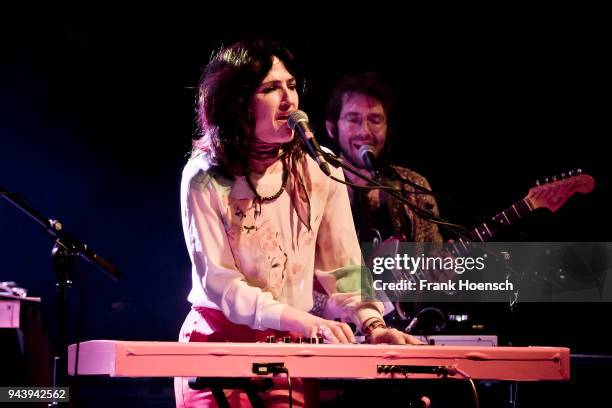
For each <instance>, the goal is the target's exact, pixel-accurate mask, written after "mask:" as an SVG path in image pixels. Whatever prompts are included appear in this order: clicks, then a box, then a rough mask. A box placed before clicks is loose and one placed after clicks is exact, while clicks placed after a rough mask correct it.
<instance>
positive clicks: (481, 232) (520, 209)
mask: <svg viewBox="0 0 612 408" xmlns="http://www.w3.org/2000/svg"><path fill="white" fill-rule="evenodd" d="M532 211H533V207H532V206H531V205H530V203H529V200H528V199H527V197H525V198H523V199H522V200H521V201H519V202H516V203H514V204H512V205H511V206H510V207H508V208H506V209H505V210H503V211H501V212H500V213H498V214H496V215H494V216H493V218H492V220H491V221H489V222H483V223H482V224H480V225H479V226H477V227H476V228H474V229H473V230H472V231H471V235H470V238H471V239H472V241H480V242H485V241H489V240H491V239H492V238H493V237H494V236H495V234H497V232H498V231H499V230H500V229H501V228H503V227H507V226H509V225H512V224H514V223H516V222H517V221H518V220H520V219H521V218H523V217H524V216H525V215H527V214H529V213H530V212H532Z"/></svg>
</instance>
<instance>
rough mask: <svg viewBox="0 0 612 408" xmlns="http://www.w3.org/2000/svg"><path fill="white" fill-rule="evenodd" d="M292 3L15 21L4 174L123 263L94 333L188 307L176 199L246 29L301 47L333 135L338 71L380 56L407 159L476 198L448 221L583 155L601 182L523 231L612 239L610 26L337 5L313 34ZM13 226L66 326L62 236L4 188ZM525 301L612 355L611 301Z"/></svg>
mask: <svg viewBox="0 0 612 408" xmlns="http://www.w3.org/2000/svg"><path fill="white" fill-rule="evenodd" d="M277 13H278V12H277V11H275V10H271V11H270V13H269V15H268V16H266V17H262V18H261V19H259V18H253V19H252V20H253V21H251V23H252V24H251V25H245V24H244V23H242V22H240V21H237V20H228V21H227V22H219V21H217V27H215V28H212V27H211V23H212V22H213V20H215V14H214V13H212V11H208V12H206V11H202V10H187V9H186V10H181V11H178V10H174V12H172V13H170V12H169V13H167V14H166V12H165V10H158V11H157V12H156V13H155V15H154V16H153V17H151V16H145V15H144V13H142V14H141V13H123V12H121V13H120V12H100V11H91V12H87V13H82V14H79V15H78V17H75V16H73V15H70V16H68V15H67V14H62V13H57V15H53V17H51V16H50V15H47V14H44V13H14V14H13V13H3V17H0V19H1V20H2V24H1V28H0V30H1V31H0V33H1V41H2V50H1V55H0V60H1V61H2V62H1V63H0V107H1V108H0V157H1V160H0V184H2V185H3V186H4V187H6V188H8V189H9V190H11V191H15V192H20V193H23V194H25V195H26V196H27V197H28V199H29V200H30V202H31V203H32V204H33V205H34V206H35V208H37V209H38V210H39V211H40V212H42V213H43V214H45V215H48V216H49V217H51V218H58V219H60V220H61V221H62V222H63V223H64V225H65V226H66V228H67V229H68V230H69V231H70V232H72V233H73V234H75V235H76V236H78V237H79V238H81V239H82V240H83V241H85V242H86V243H88V244H89V245H90V246H91V247H93V248H94V249H96V250H97V251H98V252H99V253H100V254H101V255H102V256H104V257H105V258H106V259H108V260H110V261H111V262H113V263H114V264H115V265H116V266H117V267H119V268H120V269H121V270H122V271H123V272H124V274H125V276H124V278H123V279H122V280H121V281H120V282H118V283H113V282H111V281H110V280H109V279H107V278H106V276H104V275H103V274H101V273H100V272H99V271H97V270H95V269H93V268H92V267H91V266H89V265H87V264H83V265H82V271H83V273H84V274H85V275H86V279H85V282H84V292H85V303H84V305H85V306H84V307H85V314H86V325H85V327H84V337H85V338H87V339H94V338H114V339H130V340H174V339H176V336H177V334H178V330H179V328H180V325H181V323H182V321H183V318H184V316H185V313H186V312H187V310H188V307H189V305H188V304H187V302H186V296H187V293H188V291H189V288H190V264H189V259H188V256H187V252H186V250H185V248H184V246H185V245H184V242H183V236H182V231H181V225H180V214H179V200H178V196H179V179H180V172H181V170H182V166H183V165H184V163H185V161H186V155H187V154H188V152H189V150H190V143H191V137H192V135H193V132H194V100H195V90H194V88H195V87H196V85H197V80H198V78H199V74H200V70H201V68H202V67H203V66H204V65H205V64H206V62H207V61H208V59H209V57H210V55H211V52H212V51H213V50H214V49H216V48H217V47H218V46H220V45H221V44H228V43H230V42H231V41H233V40H235V39H238V38H240V37H242V36H244V35H254V34H259V35H263V36H266V37H272V38H276V39H279V40H280V41H282V42H284V43H285V44H287V45H288V46H289V47H290V48H291V49H292V50H293V51H294V53H295V54H296V56H297V58H298V61H299V62H301V65H302V67H303V68H304V71H305V73H306V76H307V79H308V92H307V94H306V95H305V96H304V97H303V98H302V100H301V108H302V109H303V110H305V111H306V112H308V114H309V116H310V117H311V122H312V123H313V125H314V128H315V131H316V133H317V134H318V135H319V136H320V137H321V139H324V127H323V121H322V119H323V109H324V102H325V99H326V97H327V96H328V93H329V91H330V89H331V86H332V85H333V83H334V82H335V81H336V80H337V79H338V78H339V77H340V76H341V75H343V74H344V73H347V72H351V71H353V72H356V71H362V70H365V69H372V70H377V71H379V72H380V73H381V74H382V75H383V76H384V77H385V78H386V79H387V80H388V81H389V82H390V84H391V85H392V86H393V89H394V91H395V93H396V97H397V110H396V114H397V115H396V119H397V122H396V125H397V128H398V141H397V143H396V146H395V147H394V149H393V155H394V160H395V162H397V163H398V164H401V165H404V166H407V167H410V168H412V169H414V170H416V171H418V172H420V173H421V174H423V175H425V176H426V177H427V178H428V179H429V181H430V183H431V185H432V187H433V189H434V190H436V191H438V192H440V193H443V194H445V195H447V196H449V197H452V199H453V201H454V203H455V204H458V205H460V206H461V207H463V208H464V209H465V211H463V210H458V209H457V207H456V206H455V205H454V204H453V203H451V202H449V201H446V200H441V201H440V206H441V211H442V214H443V215H444V216H446V217H447V218H448V219H450V220H452V221H454V222H457V223H460V224H462V225H465V226H473V225H475V224H476V223H477V222H478V221H480V220H481V219H482V218H484V217H487V216H490V215H493V214H495V213H496V212H498V211H500V210H502V209H504V208H506V207H508V206H509V205H510V204H512V203H513V202H515V201H518V200H520V199H521V198H523V197H524V196H525V195H526V193H527V191H528V189H529V187H531V186H533V184H534V182H535V180H536V179H543V178H544V177H548V176H552V175H553V174H559V173H561V172H565V171H568V170H571V169H575V168H581V169H583V170H584V171H585V172H587V173H589V174H591V175H592V176H593V177H594V178H595V180H596V183H597V185H596V188H595V190H594V191H593V192H592V193H590V194H588V195H580V194H578V195H576V196H574V197H572V198H571V199H570V200H569V201H568V202H567V203H566V204H565V205H564V206H563V208H561V209H560V210H559V211H558V212H557V213H555V214H551V213H548V212H545V211H537V212H536V213H534V214H532V215H531V216H530V217H529V218H528V219H526V220H524V221H523V222H521V224H520V225H518V229H519V230H520V232H521V233H522V234H524V236H526V237H527V238H528V239H529V240H533V241H610V229H609V221H608V219H609V216H608V214H607V210H608V209H609V208H610V206H609V204H610V200H609V198H610V191H609V188H610V187H609V170H608V160H609V159H608V153H607V148H606V147H604V144H605V143H604V138H607V137H608V136H609V134H610V130H609V126H607V125H608V123H607V121H605V120H604V118H606V119H607V116H609V114H605V112H609V106H608V105H609V103H607V102H606V101H607V100H608V99H609V72H610V67H609V63H608V58H607V57H606V55H607V54H609V42H608V44H607V45H606V41H604V38H605V37H604V31H605V30H604V29H603V27H602V26H601V25H599V24H598V23H597V22H596V21H590V20H588V19H586V20H585V19H584V18H583V17H581V16H573V17H572V16H566V17H564V18H562V19H555V18H546V17H544V15H540V16H539V17H538V18H534V19H532V20H530V21H524V20H512V19H510V21H507V22H503V23H502V22H501V20H498V19H497V17H494V18H491V19H488V20H486V21H487V22H483V21H479V22H478V24H473V22H471V23H470V24H468V23H467V21H466V23H465V24H463V23H462V22H461V21H459V22H455V24H454V25H446V24H444V23H443V22H437V21H436V19H435V18H432V19H431V24H423V25H419V26H418V28H416V27H415V26H411V23H412V22H414V21H416V20H417V19H416V18H410V20H409V21H404V22H401V21H400V22H393V23H389V24H388V25H387V24H385V23H384V21H381V22H380V23H379V25H377V26H372V25H368V24H362V25H359V24H357V23H356V24H355V25H352V24H351V23H350V21H349V20H348V19H347V21H343V22H342V24H338V25H336V23H338V21H337V20H335V19H334V18H329V19H324V20H320V21H318V22H316V21H314V20H312V21H311V24H310V27H312V29H313V30H314V29H316V30H317V35H316V36H315V35H310V33H309V32H308V30H300V29H298V28H296V27H302V28H303V27H304V24H295V23H292V22H291V21H289V20H288V19H286V18H283V16H282V15H278V14H277ZM362 13H366V14H367V13H368V11H367V10H362ZM389 13H390V14H393V12H392V11H389ZM570 14H571V13H570ZM362 17H363V16H362ZM219 23H220V26H219ZM0 231H1V235H0V237H1V238H0V242H1V245H0V260H1V263H0V265H1V266H0V278H1V280H15V281H16V282H17V283H18V284H20V285H21V286H23V287H26V288H28V289H29V293H30V295H33V296H42V297H43V306H44V310H45V312H46V314H47V316H48V322H49V325H50V326H51V331H52V332H53V328H52V327H53V322H54V321H55V318H56V316H55V313H54V310H53V307H54V306H53V302H54V301H55V295H54V282H55V277H54V274H53V271H52V268H51V265H50V258H49V252H50V249H51V243H50V241H49V240H48V238H47V237H46V235H44V234H43V233H42V232H41V231H40V230H39V228H38V227H37V226H36V225H35V224H34V223H32V222H31V221H30V220H28V219H27V218H26V217H25V216H23V215H22V214H21V213H19V212H18V211H17V210H16V209H14V208H12V207H11V206H10V205H9V204H8V203H6V202H0ZM515 236H516V235H511V236H509V237H508V239H512V237H515ZM447 238H451V236H450V235H448V234H447ZM77 293H78V290H77V289H75V290H73V291H71V292H70V297H71V302H70V308H69V313H70V314H69V321H68V323H69V328H70V330H71V332H70V333H71V334H70V335H71V336H73V335H74V328H75V326H76V325H75V321H76V299H77ZM521 307H522V309H521V310H519V313H520V314H519V317H520V318H519V321H520V322H521V326H522V327H521V328H520V329H521V334H520V336H518V337H517V340H518V342H519V344H521V345H526V344H538V345H557V346H569V347H571V348H572V351H579V352H598V353H602V352H608V351H609V346H608V345H607V344H606V343H608V342H606V341H605V339H604V337H603V331H602V330H603V329H602V326H603V324H604V322H605V321H606V317H605V316H606V315H607V314H608V313H609V311H610V306H609V304H602V303H593V304H560V305H522V306H521Z"/></svg>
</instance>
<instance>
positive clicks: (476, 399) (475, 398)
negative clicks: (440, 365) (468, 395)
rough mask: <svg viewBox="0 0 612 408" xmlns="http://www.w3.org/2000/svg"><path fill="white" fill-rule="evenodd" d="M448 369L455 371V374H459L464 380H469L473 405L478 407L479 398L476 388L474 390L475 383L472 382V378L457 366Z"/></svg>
mask: <svg viewBox="0 0 612 408" xmlns="http://www.w3.org/2000/svg"><path fill="white" fill-rule="evenodd" d="M449 371H454V372H456V373H457V374H459V375H461V376H462V377H463V378H465V379H466V380H468V381H469V382H470V386H471V388H472V395H473V396H474V407H475V408H480V399H479V398H478V390H476V384H474V380H472V377H470V376H469V375H468V373H466V372H465V371H463V370H462V369H460V368H457V367H452V368H449Z"/></svg>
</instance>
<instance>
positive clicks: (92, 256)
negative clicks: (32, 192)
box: [0, 185, 122, 281]
mask: <svg viewBox="0 0 612 408" xmlns="http://www.w3.org/2000/svg"><path fill="white" fill-rule="evenodd" d="M0 197H3V198H4V199H5V200H7V201H8V202H9V203H11V204H12V205H13V206H15V207H16V208H17V209H19V210H21V211H22V212H23V213H24V214H26V215H27V216H28V217H30V218H31V219H32V220H34V221H35V222H36V223H37V224H39V225H40V226H41V227H42V228H43V229H44V230H45V232H46V233H47V234H49V235H50V236H51V238H52V239H53V240H55V241H56V244H58V245H60V246H62V247H63V248H65V249H66V250H67V251H69V252H70V253H72V254H74V255H78V256H80V257H81V258H83V259H85V260H86V261H88V262H90V263H91V264H93V265H94V266H96V267H97V268H98V269H99V270H101V271H102V272H104V273H106V274H107V275H108V276H109V277H110V278H111V279H113V280H114V281H117V280H119V278H121V275H122V274H121V272H120V271H119V270H118V269H117V268H115V267H114V266H113V265H112V264H111V263H110V262H108V261H107V260H105V259H104V258H102V257H101V256H100V255H98V254H96V252H95V251H94V250H93V249H91V248H90V247H88V246H87V244H84V243H83V242H81V241H79V240H78V239H77V238H75V237H73V236H72V235H69V234H67V233H65V232H64V228H63V225H62V223H61V222H59V221H58V220H52V219H47V218H45V217H44V216H43V215H42V214H40V213H39V212H38V211H36V210H35V209H34V208H32V206H31V205H30V204H28V203H27V202H26V201H25V200H24V199H22V198H20V196H19V194H14V193H11V192H9V191H8V190H6V189H5V188H4V187H2V186H1V185H0Z"/></svg>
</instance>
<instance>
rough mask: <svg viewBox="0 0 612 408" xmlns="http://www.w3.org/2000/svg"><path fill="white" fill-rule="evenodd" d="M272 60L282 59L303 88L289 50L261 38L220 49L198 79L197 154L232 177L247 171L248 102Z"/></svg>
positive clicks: (251, 123)
mask: <svg viewBox="0 0 612 408" xmlns="http://www.w3.org/2000/svg"><path fill="white" fill-rule="evenodd" d="M272 57H277V58H278V59H279V60H281V61H282V62H283V63H284V65H285V68H287V70H288V71H289V72H290V73H291V74H292V75H293V76H294V77H295V78H296V80H297V81H298V84H300V85H301V87H303V83H304V82H303V79H301V78H299V77H298V75H297V72H296V70H295V66H294V65H295V62H294V58H293V55H292V54H291V52H290V51H289V50H287V49H286V48H284V47H283V46H281V45H280V44H279V43H276V42H273V41H269V40H263V39H254V40H246V41H239V42H236V43H234V44H232V45H230V46H228V47H222V48H221V49H220V50H219V51H218V52H216V53H215V54H214V55H213V57H212V58H211V60H210V62H209V63H208V65H206V67H205V68H204V71H203V73H202V76H201V78H200V82H199V86H198V88H199V93H198V101H197V124H198V138H197V139H196V140H195V141H194V143H193V145H194V153H199V152H201V153H203V154H205V155H206V156H207V158H208V160H209V162H210V163H211V164H212V165H216V166H219V167H221V168H222V169H224V170H226V171H228V172H229V173H231V174H243V173H244V172H245V171H246V169H245V165H246V163H247V153H248V144H249V141H250V139H251V137H252V136H253V131H254V128H255V123H254V118H253V115H252V113H251V111H250V106H249V104H250V101H251V98H252V96H253V95H254V93H255V90H256V89H257V87H258V86H259V84H260V83H261V81H262V80H263V79H264V78H265V76H266V75H267V73H268V71H270V69H271V68H272ZM299 88H300V87H298V89H299Z"/></svg>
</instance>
